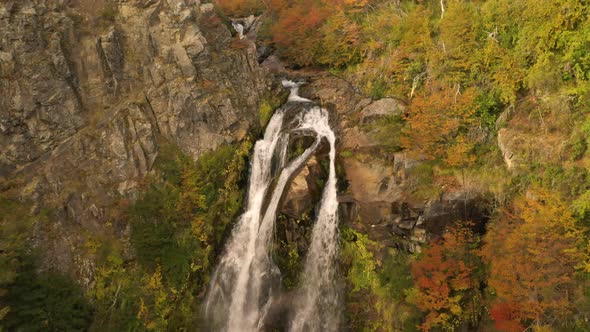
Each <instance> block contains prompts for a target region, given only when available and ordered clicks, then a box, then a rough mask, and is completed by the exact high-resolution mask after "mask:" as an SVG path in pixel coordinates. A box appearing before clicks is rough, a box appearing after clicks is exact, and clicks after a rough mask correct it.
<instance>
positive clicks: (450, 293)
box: [409, 223, 479, 331]
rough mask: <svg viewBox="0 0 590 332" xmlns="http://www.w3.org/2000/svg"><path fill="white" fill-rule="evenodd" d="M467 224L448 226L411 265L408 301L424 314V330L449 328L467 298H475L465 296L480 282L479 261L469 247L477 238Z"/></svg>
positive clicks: (454, 321) (460, 316) (458, 315)
mask: <svg viewBox="0 0 590 332" xmlns="http://www.w3.org/2000/svg"><path fill="white" fill-rule="evenodd" d="M470 226H471V224H470V223H467V224H466V225H464V226H462V227H457V228H453V229H451V230H450V231H449V232H448V233H446V234H445V235H444V237H443V239H442V240H437V241H434V242H433V243H432V244H431V246H430V247H429V248H427V249H426V250H425V251H424V255H423V256H422V257H421V258H420V259H419V260H417V261H416V262H415V263H414V264H413V265H412V276H413V277H414V280H415V289H414V292H413V293H412V295H411V296H410V298H409V301H411V302H412V303H414V304H415V305H416V306H417V307H418V309H420V310H421V311H423V312H426V313H427V315H426V318H425V321H424V323H423V324H422V325H421V326H420V328H421V329H422V330H424V331H428V330H430V329H431V328H434V327H442V328H444V329H452V328H453V327H454V326H455V325H456V323H457V322H459V321H460V320H461V319H462V318H463V316H464V314H463V313H464V308H463V307H464V306H465V302H466V300H468V299H469V300H470V297H471V298H474V297H475V296H474V295H471V296H468V293H469V292H472V291H474V290H475V289H476V287H477V285H478V284H479V281H478V280H477V279H476V277H475V276H474V271H475V270H476V269H477V267H478V265H479V260H478V258H477V256H476V255H475V254H474V253H472V252H471V250H470V248H471V247H472V246H474V245H475V244H476V243H477V240H476V238H475V237H474V236H473V233H472V232H471V230H470V228H469V227H470ZM471 309H472V310H473V309H474V308H471Z"/></svg>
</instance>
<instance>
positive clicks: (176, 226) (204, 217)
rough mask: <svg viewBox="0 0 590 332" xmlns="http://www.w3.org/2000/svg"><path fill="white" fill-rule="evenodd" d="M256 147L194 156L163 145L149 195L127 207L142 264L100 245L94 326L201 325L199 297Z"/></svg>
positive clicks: (118, 248)
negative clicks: (193, 159) (101, 257)
mask: <svg viewBox="0 0 590 332" xmlns="http://www.w3.org/2000/svg"><path fill="white" fill-rule="evenodd" d="M251 146H252V144H251V143H250V141H249V140H246V141H244V142H243V143H241V144H235V145H224V146H220V147H219V148H217V149H216V150H215V151H211V152H206V153H204V154H203V155H201V156H200V157H199V159H198V160H197V161H192V160H191V158H189V157H188V156H187V155H185V154H184V153H182V151H180V150H179V149H178V147H176V146H175V145H174V144H171V143H169V142H165V141H163V142H161V144H160V150H159V154H158V158H157V160H156V162H155V164H154V169H155V174H154V175H153V176H151V177H150V178H148V179H147V183H146V186H145V190H144V192H143V193H142V194H141V196H140V197H139V199H138V200H137V201H136V203H135V204H134V205H132V206H130V207H129V208H128V212H127V216H126V218H127V219H128V221H129V222H130V224H131V230H132V232H131V244H132V245H133V249H134V250H135V253H136V257H137V261H136V262H133V261H132V262H125V261H124V259H123V250H122V249H121V247H122V246H121V244H118V243H117V242H114V243H112V244H108V245H105V248H102V249H101V250H102V251H104V252H105V253H106V254H105V255H104V259H103V261H101V262H99V264H98V269H97V276H96V283H95V287H94V288H93V289H92V290H90V295H91V296H92V297H93V299H94V300H95V301H96V304H97V310H96V319H95V322H94V324H93V326H92V330H94V331H104V330H109V331H113V330H117V331H118V330H158V331H161V330H187V329H194V328H198V327H199V326H200V324H201V322H199V315H195V312H198V311H199V308H198V306H199V300H200V299H199V297H200V296H202V294H203V292H204V290H205V287H206V285H207V283H208V276H209V274H210V272H211V269H212V262H213V261H214V255H215V254H216V253H215V250H216V249H218V248H220V245H221V243H222V240H223V238H224V236H225V235H226V234H227V229H228V225H229V224H230V222H232V221H233V220H234V219H235V218H236V217H237V214H238V213H239V211H240V209H241V206H242V200H243V192H242V190H241V188H243V184H244V182H245V178H244V175H245V174H246V173H245V171H246V169H247V166H248V165H247V159H246V157H247V156H248V155H249V153H250V150H251Z"/></svg>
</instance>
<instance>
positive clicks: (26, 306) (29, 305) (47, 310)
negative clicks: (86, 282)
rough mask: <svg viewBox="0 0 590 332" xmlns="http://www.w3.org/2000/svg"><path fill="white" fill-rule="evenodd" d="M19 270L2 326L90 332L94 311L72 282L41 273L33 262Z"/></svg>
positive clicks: (7, 300)
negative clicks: (8, 309)
mask: <svg viewBox="0 0 590 332" xmlns="http://www.w3.org/2000/svg"><path fill="white" fill-rule="evenodd" d="M27 260H28V261H27V262H25V264H24V265H23V266H22V267H21V269H20V270H19V273H18V276H17V277H16V279H15V280H14V282H13V283H12V284H11V285H10V288H9V290H8V292H7V294H6V298H5V302H6V303H7V304H8V305H9V307H10V311H9V312H8V314H7V315H6V318H5V320H4V321H3V322H2V324H3V326H4V327H6V328H7V329H8V330H19V331H56V332H57V331H86V330H87V329H88V327H89V326H90V323H91V322H92V317H93V309H92V307H91V305H90V304H89V303H88V301H87V300H86V298H84V295H83V293H82V290H81V289H80V287H79V286H78V285H77V284H76V282H75V281H73V280H72V279H70V278H68V277H65V276H63V275H61V274H58V273H55V272H44V273H37V272H36V271H35V266H34V265H33V261H32V258H30V257H29V258H28V259H27Z"/></svg>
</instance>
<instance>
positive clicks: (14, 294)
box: [0, 0, 590, 332]
mask: <svg viewBox="0 0 590 332" xmlns="http://www.w3.org/2000/svg"><path fill="white" fill-rule="evenodd" d="M213 4H214V6H215V11H216V12H217V15H219V17H221V21H222V22H225V23H227V22H229V20H230V19H231V18H241V17H247V16H249V15H255V16H257V17H259V19H260V20H261V22H262V25H261V27H260V30H259V31H258V34H257V38H258V41H257V42H258V43H260V44H264V45H267V46H268V47H270V48H272V49H273V50H274V52H275V54H276V55H277V56H278V57H279V58H280V59H281V61H282V63H284V64H285V65H286V66H287V67H289V68H290V70H292V71H294V72H297V70H311V71H316V72H325V73H328V74H329V75H332V76H334V77H338V78H341V79H343V80H345V81H346V82H348V83H350V84H351V85H352V86H354V87H355V89H356V90H357V91H358V93H359V94H362V95H363V96H366V97H367V98H370V99H372V100H378V99H381V98H393V99H396V100H399V101H400V102H402V103H403V104H405V105H406V106H407V107H406V109H405V111H404V113H403V114H402V115H400V116H395V117H392V118H390V119H388V120H387V121H381V122H379V123H377V124H376V125H375V126H377V127H378V128H377V129H378V132H379V136H378V139H380V140H381V142H380V143H381V145H383V146H384V148H383V149H382V150H381V151H380V153H381V154H382V155H381V156H380V157H382V158H384V159H386V158H387V156H388V155H392V154H393V153H400V152H403V153H404V154H406V155H407V156H409V157H411V158H413V159H416V160H419V161H420V162H421V165H420V167H418V168H416V170H415V172H413V173H412V176H414V177H415V187H414V188H412V190H411V192H410V193H409V196H410V198H409V199H411V200H422V201H423V200H428V199H432V198H434V197H438V196H439V195H442V192H443V190H449V188H454V189H457V190H459V189H461V190H465V191H473V192H479V193H484V194H483V196H484V197H483V198H482V200H481V201H482V202H484V205H485V206H483V207H482V209H483V210H485V211H486V215H485V216H484V218H482V220H467V219H462V220H456V221H455V222H453V223H452V224H450V225H448V227H447V228H446V229H445V230H444V232H442V233H441V234H438V235H436V236H432V237H431V239H430V241H429V243H428V244H427V245H425V246H424V247H423V248H422V250H421V252H414V253H411V252H407V251H404V250H401V249H399V248H392V247H388V246H386V245H384V244H382V243H379V241H376V240H373V239H370V238H369V237H368V236H367V235H366V234H363V233H362V232H360V231H359V230H357V229H354V227H351V226H350V225H340V245H341V265H342V276H343V279H345V280H344V283H345V287H344V288H345V292H346V294H345V301H344V302H345V303H343V308H342V310H343V312H344V320H345V323H344V325H345V326H346V327H347V329H343V331H348V330H350V331H392V332H393V331H504V332H522V331H534V332H549V331H572V332H584V331H590V171H589V170H590V149H589V144H590V3H589V2H588V1H586V0H546V1H539V0H471V1H469V0H214V2H213ZM101 15H103V16H102V18H101V19H102V20H103V21H107V22H108V21H109V20H111V19H112V20H116V17H117V15H121V14H120V13H118V12H117V11H116V10H113V9H112V7H109V8H108V10H107V9H105V11H104V12H103V13H102V14H101ZM215 24H216V23H215ZM234 34H235V33H234ZM234 46H236V44H235V43H234ZM237 46H239V45H237ZM236 48H239V47H236ZM0 49H1V48H0ZM1 68H2V67H0V69H1ZM0 73H1V71H0ZM1 76H2V75H0V77H1ZM283 97H284V96H276V95H267V96H266V97H265V99H264V102H262V103H261V104H260V107H259V114H257V115H256V116H257V117H259V122H260V123H259V125H258V127H259V128H257V130H254V131H252V132H249V133H247V134H246V135H244V137H245V138H244V139H242V141H240V142H235V143H232V144H226V145H222V146H221V147H219V148H217V149H216V150H214V151H210V152H206V153H204V154H203V155H202V156H200V157H199V158H198V159H197V160H193V159H192V158H191V157H190V156H189V155H188V154H187V153H186V152H185V151H182V150H181V149H179V148H178V147H177V146H176V145H175V144H174V143H173V142H170V141H169V140H167V139H164V138H161V140H160V144H159V145H158V148H157V149H158V157H157V159H156V160H155V163H154V165H153V170H152V172H150V173H148V175H146V176H145V178H143V179H142V180H141V181H140V185H139V193H138V194H137V196H136V197H134V198H133V199H131V198H129V197H123V196H121V197H117V203H116V206H114V207H113V208H112V209H111V212H109V220H111V221H109V223H108V224H107V225H105V226H104V227H105V228H106V229H108V230H113V232H114V230H117V229H124V228H125V225H129V228H128V229H127V231H128V232H129V234H130V235H129V237H128V239H127V240H121V239H120V238H116V237H113V236H108V235H97V234H92V232H91V231H88V233H84V234H80V237H81V238H83V239H84V241H85V242H84V243H85V245H84V247H83V249H81V253H82V255H85V256H87V257H92V258H93V259H94V260H95V267H94V268H95V276H94V281H93V283H92V286H91V287H82V286H80V285H79V283H78V282H76V281H74V280H73V279H72V277H71V275H69V274H68V273H65V274H64V273H62V272H63V271H51V270H47V271H41V272H39V270H38V269H36V268H35V266H37V265H38V262H39V261H40V259H41V258H40V257H41V256H42V252H39V251H38V250H36V249H34V248H31V246H30V245H29V242H30V241H29V239H30V238H31V237H34V236H35V235H34V234H36V233H35V232H38V230H37V229H39V227H41V229H45V228H49V227H50V226H49V225H50V224H51V222H52V219H53V218H55V217H54V216H55V215H56V209H57V208H56V207H54V206H53V207H52V206H49V207H47V208H43V209H41V211H40V212H38V213H37V214H36V215H35V216H34V217H32V216H31V214H30V211H29V210H30V209H29V206H28V203H27V202H26V201H23V200H18V199H15V198H14V195H13V194H14V191H15V190H17V189H18V188H17V187H18V186H19V185H18V184H14V183H11V182H8V181H7V182H5V183H3V184H2V186H1V188H0V189H2V190H0V220H1V221H2V222H1V223H0V331H36V330H45V331H193V330H199V327H201V326H204V325H203V321H202V320H203V318H202V317H201V315H200V312H201V304H202V301H203V298H204V297H205V294H206V292H207V286H208V284H209V282H210V280H211V273H212V271H213V269H214V267H215V262H216V260H217V258H218V255H219V254H220V252H221V251H222V248H223V245H222V244H223V242H224V240H225V239H226V238H227V236H228V233H229V231H230V229H229V228H228V225H231V224H232V222H233V221H234V220H235V219H236V218H237V216H238V215H239V214H240V212H241V211H242V204H243V203H244V197H245V194H246V193H245V188H246V185H247V182H248V179H247V176H248V167H249V160H248V156H249V155H250V153H251V151H252V149H253V144H254V143H253V142H255V141H256V139H257V138H258V137H259V136H260V135H261V133H262V128H261V127H264V125H265V124H266V122H267V121H268V119H269V117H270V114H271V113H272V111H273V110H275V109H277V108H278V107H279V106H280V105H281V103H282V101H283V100H284V98H283ZM507 149H509V150H510V151H508V152H506V150H507ZM339 153H340V154H344V155H345V156H346V157H350V158H354V153H353V152H349V151H339ZM347 154H348V155H347ZM443 188H445V189H443ZM25 190H26V188H25ZM297 223H298V224H299V223H301V224H302V225H307V224H308V223H309V216H301V218H300V220H298V221H297ZM33 224H35V225H37V226H35V227H33V226H32V225H33ZM39 225H41V226H39ZM33 229H36V230H37V231H33ZM101 234H102V233H101ZM129 248H132V251H133V252H134V254H133V255H130V254H129V253H128V252H127V251H129V250H130V249H129ZM277 252H278V254H277V255H279V256H280V257H277V259H276V260H277V265H279V267H281V269H282V270H284V271H285V276H284V279H283V283H284V284H283V287H285V289H290V288H292V287H294V285H296V284H297V280H296V278H294V277H293V276H292V272H293V271H298V270H299V269H300V268H301V265H300V261H299V258H300V255H301V252H298V250H297V248H295V247H284V248H280V249H278V251H277ZM129 257H133V258H132V259H129Z"/></svg>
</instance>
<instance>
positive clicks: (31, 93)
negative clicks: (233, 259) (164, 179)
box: [0, 0, 267, 281]
mask: <svg viewBox="0 0 590 332" xmlns="http://www.w3.org/2000/svg"><path fill="white" fill-rule="evenodd" d="M109 3H110V5H109V6H110V7H109V6H106V2H105V1H97V2H96V3H95V4H90V2H88V1H55V2H53V1H51V2H47V1H30V0H24V1H20V0H19V1H4V2H2V3H0V151H2V153H1V154H0V183H8V179H12V180H14V179H16V180H14V181H18V182H19V183H20V184H19V186H20V187H22V188H25V189H24V190H23V192H22V193H21V196H22V197H23V198H25V199H32V200H33V201H34V202H36V206H35V209H38V208H39V207H40V206H51V207H53V208H55V211H56V212H55V217H56V218H55V219H56V222H55V223H54V224H52V225H43V226H39V227H46V228H48V229H45V230H41V229H40V230H39V232H38V235H39V238H38V242H39V243H40V244H43V246H44V247H45V249H46V251H45V252H46V253H47V260H46V262H47V265H53V266H55V267H58V268H60V269H62V270H71V269H74V271H73V272H75V273H77V274H78V276H79V277H80V278H79V279H80V280H86V281H90V279H91V276H92V266H91V265H92V263H91V262H79V257H77V252H79V251H81V250H82V249H80V246H81V245H82V243H83V241H82V240H83V237H84V233H85V232H93V233H94V232H96V233H100V232H115V233H118V234H119V235H120V236H124V235H125V232H126V231H127V230H126V229H125V225H122V226H121V227H119V228H118V229H117V228H116V227H115V229H112V228H109V227H105V225H104V224H105V222H106V221H108V220H109V218H110V216H109V213H110V207H111V206H112V204H114V203H115V202H117V201H119V200H120V199H121V198H127V199H129V198H130V199H133V196H134V193H135V188H136V186H137V183H138V181H139V180H141V178H142V177H144V176H145V175H146V174H147V173H148V172H149V171H150V170H151V168H152V165H153V163H154V160H155V159H156V157H157V153H158V141H159V140H160V139H162V138H164V139H167V140H169V141H172V142H174V143H176V144H177V145H178V146H179V147H180V148H181V149H183V150H184V151H185V152H186V153H188V154H189V155H191V156H193V157H194V158H197V157H198V156H199V155H200V154H201V153H203V152H204V151H207V150H210V149H214V148H216V147H217V146H219V145H220V144H223V143H228V142H234V141H236V140H240V139H242V138H243V137H244V136H245V135H246V134H247V133H248V131H249V130H251V129H252V127H253V126H256V123H258V118H257V116H258V111H257V109H258V105H259V102H260V95H261V94H262V93H264V91H265V90H266V88H267V84H266V79H265V75H264V74H263V73H262V72H261V71H260V69H259V68H258V65H257V62H256V49H255V47H254V45H253V44H252V43H250V42H248V41H243V42H242V43H241V44H240V47H232V42H233V41H234V38H233V37H232V36H231V33H230V32H229V30H228V29H227V28H226V27H225V25H224V24H223V23H222V22H221V19H220V18H219V17H217V16H216V14H215V13H214V12H213V10H212V8H210V7H211V6H210V4H203V5H201V4H200V3H199V1H198V0H151V1H139V0H129V1H117V2H109ZM107 9H108V10H107ZM101 10H102V11H103V12H101ZM49 234H54V235H55V234H58V235H59V236H57V237H53V238H52V237H51V236H50V235H49Z"/></svg>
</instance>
